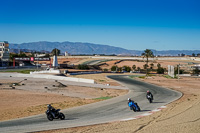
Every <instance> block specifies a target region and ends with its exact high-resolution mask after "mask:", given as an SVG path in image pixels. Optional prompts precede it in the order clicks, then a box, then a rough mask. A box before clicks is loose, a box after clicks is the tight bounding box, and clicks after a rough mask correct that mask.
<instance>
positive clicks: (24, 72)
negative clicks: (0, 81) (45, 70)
mask: <svg viewBox="0 0 200 133" xmlns="http://www.w3.org/2000/svg"><path fill="white" fill-rule="evenodd" d="M31 71H33V70H6V71H1V72H17V73H23V74H30V72H31Z"/></svg>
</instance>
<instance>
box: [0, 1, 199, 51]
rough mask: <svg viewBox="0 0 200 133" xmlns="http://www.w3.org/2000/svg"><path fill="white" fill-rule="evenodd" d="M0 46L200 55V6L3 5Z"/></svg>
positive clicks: (123, 3)
mask: <svg viewBox="0 0 200 133" xmlns="http://www.w3.org/2000/svg"><path fill="white" fill-rule="evenodd" d="M0 5H1V10H0V40H1V41H4V40H6V41H8V42H9V43H23V42H35V41H51V42H54V41H56V42H63V41H71V42H89V43H95V44H105V45H110V46H116V47H122V48H126V49H131V50H144V49H147V48H149V49H155V50H199V49H200V8H199V7H200V1H199V0H0Z"/></svg>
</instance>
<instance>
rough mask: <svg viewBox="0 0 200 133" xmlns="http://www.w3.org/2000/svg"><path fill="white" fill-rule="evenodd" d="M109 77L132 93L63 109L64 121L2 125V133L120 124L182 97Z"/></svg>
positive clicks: (43, 117) (42, 118)
mask: <svg viewBox="0 0 200 133" xmlns="http://www.w3.org/2000/svg"><path fill="white" fill-rule="evenodd" d="M109 78H112V79H114V80H117V81H119V82H121V83H122V84H124V85H125V86H126V87H128V88H129V89H130V91H129V93H128V94H127V95H124V96H120V97H116V98H112V99H109V100H105V101H102V102H98V103H93V104H89V105H84V106H80V107H75V108H71V109H67V110H61V112H63V113H64V114H65V116H66V119H65V120H54V121H48V120H47V118H46V115H45V114H41V115H37V116H31V117H27V118H23V119H17V120H11V121H4V122H0V132H5V133H17V132H19V133H22V132H33V131H41V130H50V129H58V128H69V127H77V126H85V125H91V124H99V123H105V122H111V121H119V120H124V119H129V118H133V117H134V116H138V115H141V114H144V113H146V112H149V111H151V110H153V109H156V108H159V107H160V106H162V105H166V104H168V103H170V102H172V101H174V100H176V99H178V98H179V97H181V93H180V92H176V91H173V90H170V89H166V88H162V87H158V86H155V85H151V84H147V83H144V82H141V81H137V80H133V79H131V78H129V77H128V76H109ZM147 89H148V90H150V91H151V92H152V93H153V95H154V103H152V104H150V103H149V102H148V100H147V99H146V91H147ZM129 97H130V98H132V99H133V100H134V101H136V102H137V103H138V105H139V106H140V108H141V112H133V111H131V110H130V109H129V107H128V105H127V102H128V101H127V99H128V98H129Z"/></svg>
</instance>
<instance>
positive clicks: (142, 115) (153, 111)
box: [121, 106, 167, 121]
mask: <svg viewBox="0 0 200 133" xmlns="http://www.w3.org/2000/svg"><path fill="white" fill-rule="evenodd" d="M164 108H167V107H166V106H161V107H160V108H157V109H154V110H152V111H150V112H147V113H144V114H141V115H138V116H136V117H133V118H127V119H122V120H121V121H129V120H135V119H139V118H142V117H145V116H149V115H152V114H153V113H155V112H158V111H161V110H162V109H164Z"/></svg>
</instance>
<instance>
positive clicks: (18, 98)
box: [0, 79, 128, 121]
mask: <svg viewBox="0 0 200 133" xmlns="http://www.w3.org/2000/svg"><path fill="white" fill-rule="evenodd" d="M29 86H31V87H29ZM127 92H128V90H116V89H105V88H104V89H101V88H90V87H81V86H72V85H64V84H62V83H60V82H52V81H45V82H44V81H41V80H37V81H31V80H23V81H20V82H19V81H18V80H11V81H8V80H2V79H0V107H1V108H0V121H3V120H9V119H15V118H20V117H25V116H30V115H36V114H41V113H44V112H45V111H46V109H47V106H46V105H47V104H52V105H53V106H54V107H55V108H60V109H66V108H71V107H74V106H80V105H84V104H89V103H93V102H98V101H100V100H103V98H102V97H107V98H112V97H116V96H119V95H124V94H126V93H127Z"/></svg>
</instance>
